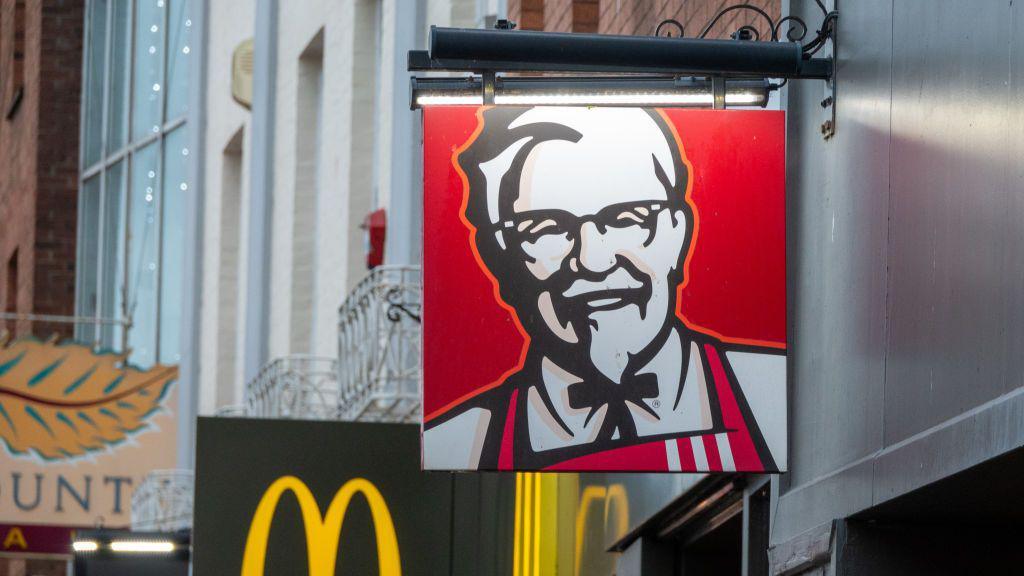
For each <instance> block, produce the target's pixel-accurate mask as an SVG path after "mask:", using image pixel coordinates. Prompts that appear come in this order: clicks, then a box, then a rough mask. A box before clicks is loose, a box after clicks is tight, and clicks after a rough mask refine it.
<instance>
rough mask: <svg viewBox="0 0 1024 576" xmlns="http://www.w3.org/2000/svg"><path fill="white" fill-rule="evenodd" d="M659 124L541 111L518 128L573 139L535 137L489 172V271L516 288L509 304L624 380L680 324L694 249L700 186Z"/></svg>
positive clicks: (616, 115) (544, 333) (646, 116)
mask: <svg viewBox="0 0 1024 576" xmlns="http://www.w3.org/2000/svg"><path fill="white" fill-rule="evenodd" d="M659 120H660V117H658V116H657V115H656V114H652V113H649V112H647V111H645V110H641V109H612V108H604V109H585V108H571V109H559V108H534V109H531V110H528V111H526V112H524V113H522V114H520V115H519V116H517V117H516V118H515V119H514V120H513V121H512V122H511V124H510V126H509V128H510V129H512V130H515V129H520V130H523V131H524V132H523V133H524V134H529V129H530V127H531V125H535V126H536V127H538V128H541V127H549V126H551V125H552V124H560V125H561V126H562V127H567V128H568V129H571V130H570V131H571V132H572V133H573V136H572V139H563V138H557V137H554V138H551V137H549V138H547V139H544V140H543V141H540V142H539V143H538V142H537V141H536V140H539V139H540V138H541V137H542V136H541V135H540V134H539V133H538V134H537V135H535V136H533V137H531V136H529V135H526V136H524V137H523V138H519V139H518V140H516V141H515V142H513V143H512V144H511V146H509V147H507V148H506V149H504V150H501V151H499V152H500V153H499V154H498V155H497V156H495V157H494V158H493V159H492V160H490V161H488V162H485V163H482V165H481V166H480V169H481V171H482V172H483V174H485V175H486V176H487V177H488V180H489V181H488V186H487V191H486V192H487V194H488V198H487V215H488V220H489V221H490V222H488V223H486V224H484V228H485V230H483V232H484V234H485V235H482V240H484V241H490V240H491V239H492V238H493V240H494V242H495V243H496V244H497V246H496V247H494V250H493V256H492V257H491V258H490V262H488V265H489V267H490V268H492V272H494V273H495V276H496V278H498V281H499V283H501V282H505V283H509V284H513V285H514V286H515V294H507V296H508V297H509V299H510V300H512V303H513V305H514V306H515V307H516V308H517V312H518V314H519V317H520V320H521V322H523V325H524V327H526V329H527V330H528V331H529V332H531V335H532V336H533V337H534V338H536V339H540V340H542V341H548V342H553V343H555V344H557V346H555V348H558V349H561V350H567V351H570V352H571V353H572V354H570V355H576V352H577V351H584V352H586V357H587V358H589V359H590V364H592V365H593V366H594V367H596V368H597V369H598V370H600V371H601V372H602V373H604V374H605V375H606V376H607V377H609V378H612V379H613V380H618V378H619V377H620V375H621V374H622V372H623V370H625V368H626V365H627V363H628V362H629V360H630V357H631V356H634V355H637V354H639V353H640V352H641V351H642V350H644V349H645V348H646V347H647V346H648V344H650V343H651V342H652V341H653V340H654V339H655V338H656V337H657V335H658V334H659V332H660V331H661V330H662V328H663V327H665V326H666V325H667V323H668V322H669V320H670V319H671V318H672V317H673V315H674V308H675V291H676V286H677V285H678V282H679V280H680V279H681V274H680V273H681V268H682V257H683V254H684V249H685V247H686V244H687V242H688V238H689V234H688V232H689V226H690V220H689V218H688V211H687V210H686V206H685V202H684V195H685V186H686V184H685V183H686V178H687V176H688V175H687V174H686V173H685V167H684V165H683V164H682V162H681V161H680V158H681V153H680V152H679V151H678V150H675V151H673V150H672V148H671V147H674V146H676V144H675V142H674V141H673V140H672V139H671V136H670V133H668V131H667V128H666V127H665V126H664V124H659V122H658V121H659ZM520 167H521V168H520ZM516 172H518V173H516ZM499 178H500V180H499V185H492V183H493V182H494V181H496V180H498V179H499ZM471 193H472V191H471ZM488 233H489V234H488ZM478 241H479V240H478ZM503 293H507V291H505V290H503Z"/></svg>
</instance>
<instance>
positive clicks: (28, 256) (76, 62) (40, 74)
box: [0, 0, 83, 337]
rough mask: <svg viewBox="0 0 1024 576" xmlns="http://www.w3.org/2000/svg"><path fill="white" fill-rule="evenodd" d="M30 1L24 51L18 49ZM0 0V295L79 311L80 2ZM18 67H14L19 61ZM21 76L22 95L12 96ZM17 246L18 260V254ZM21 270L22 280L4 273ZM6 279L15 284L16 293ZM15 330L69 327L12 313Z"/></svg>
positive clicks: (31, 306)
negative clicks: (18, 53) (18, 27)
mask: <svg viewBox="0 0 1024 576" xmlns="http://www.w3.org/2000/svg"><path fill="white" fill-rule="evenodd" d="M19 4H21V5H22V6H24V19H23V21H24V40H23V42H24V49H25V53H24V60H23V61H21V62H20V63H18V62H16V60H15V58H14V49H15V36H16V34H15V29H14V28H15V23H16V21H17V20H20V18H16V17H15V12H16V9H17V8H18V7H19V6H18V5H19ZM42 4H43V0H0V83H2V86H0V110H2V113H3V117H2V118H0V223H2V225H0V276H2V278H0V290H2V291H3V293H2V294H0V302H2V303H4V304H5V308H7V306H6V305H7V304H8V303H10V302H13V303H15V310H9V309H8V310H5V311H17V312H21V313H37V314H62V315H71V314H73V313H74V297H75V239H76V222H77V212H78V210H77V198H78V192H77V189H78V183H77V179H78V134H79V131H78V125H79V102H80V93H81V82H82V80H81V69H82V35H83V31H82V27H83V21H82V18H83V3H82V2H80V1H77V0H47V1H46V2H45V4H46V9H45V10H43V9H42ZM19 65H20V66H21V67H22V70H21V71H20V74H19V73H18V72H19V71H17V70H16V67H18V66H19ZM19 75H20V76H21V77H22V81H21V82H20V84H21V87H20V88H21V100H20V102H19V103H18V104H17V105H16V106H12V104H13V102H14V101H15V99H16V94H17V92H18V88H19V87H18V86H16V83H17V82H16V80H17V78H18V76H19ZM15 254H16V255H17V256H16V258H17V264H16V266H14V265H12V257H14V255H15ZM15 269H16V270H17V281H16V282H12V281H11V279H9V278H7V276H8V275H9V274H11V271H13V270H15ZM9 285H15V286H16V294H15V295H14V297H13V298H12V297H11V295H10V294H8V292H9V291H10V288H9ZM5 327H6V328H7V329H8V330H11V331H12V332H15V333H16V334H19V335H20V334H27V333H34V334H36V335H37V336H41V337H46V336H49V335H51V334H53V333H59V334H61V335H62V336H70V335H71V332H72V330H71V327H70V326H67V325H53V324H42V323H37V324H36V325H34V326H33V325H31V324H30V323H27V322H21V323H19V324H18V325H17V326H15V325H14V323H7V324H6V326H5Z"/></svg>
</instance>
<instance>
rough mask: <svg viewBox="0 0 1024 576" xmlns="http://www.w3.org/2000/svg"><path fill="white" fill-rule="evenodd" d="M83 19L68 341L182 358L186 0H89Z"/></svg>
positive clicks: (145, 362)
mask: <svg viewBox="0 0 1024 576" xmlns="http://www.w3.org/2000/svg"><path fill="white" fill-rule="evenodd" d="M88 7H89V9H88V13H87V15H86V18H87V19H86V39H85V51H86V54H85V59H84V62H85V71H84V87H83V91H82V93H83V97H82V130H83V135H82V152H81V154H82V158H81V165H82V173H81V180H80V181H81V185H80V187H79V190H80V193H79V194H80V201H79V230H78V235H79V242H78V246H79V252H78V273H77V281H78V290H77V296H76V308H77V314H78V315H79V316H86V317H93V318H96V319H97V323H96V324H95V325H94V324H83V325H80V326H79V327H78V329H77V331H76V338H77V339H79V340H80V341H83V342H87V343H93V344H95V345H97V346H98V347H101V348H111V349H114V350H122V349H125V348H128V349H130V350H131V355H130V356H129V361H130V362H131V363H133V364H136V365H139V366H142V367H146V366H149V365H152V364H153V363H155V362H161V363H165V364H175V363H177V362H178V361H179V359H180V349H179V340H180V334H181V331H180V326H181V315H182V310H181V301H182V295H181V289H182V272H183V267H184V265H185V260H184V223H185V222H184V220H185V213H184V208H185V198H186V195H187V194H190V193H192V191H190V189H189V187H190V186H189V149H188V129H189V126H188V124H187V120H188V77H189V66H190V52H191V49H192V47H191V30H192V21H191V19H190V18H189V9H190V0H134V1H132V0H91V1H90V2H89V3H88Z"/></svg>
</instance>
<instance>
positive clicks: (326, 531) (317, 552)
mask: <svg viewBox="0 0 1024 576" xmlns="http://www.w3.org/2000/svg"><path fill="white" fill-rule="evenodd" d="M289 491H290V492H291V493H292V494H294V495H295V498H296V499H297V500H298V502H299V509H300V510H301V511H302V523H303V526H304V527H305V531H306V552H307V556H308V558H309V576H334V567H335V561H336V560H337V555H338V541H339V539H340V537H341V527H342V525H343V523H344V521H345V513H346V512H347V511H348V505H349V503H351V501H352V497H353V496H355V495H356V494H357V493H358V494H362V495H363V497H364V498H366V501H367V503H368V504H369V505H370V514H371V516H372V518H373V527H374V533H375V534H376V539H377V557H378V561H377V563H378V565H379V567H380V572H379V574H380V576H401V574H402V565H401V561H400V558H399V554H398V538H397V536H396V535H395V525H394V522H392V520H391V512H390V511H389V510H388V506H387V503H386V502H385V501H384V497H383V496H382V495H381V493H380V491H379V490H377V487H376V486H374V485H373V483H371V482H370V481H369V480H366V479H365V478H353V479H352V480H349V481H348V482H345V484H344V485H342V487H341V488H340V489H339V490H338V492H337V493H335V495H334V499H333V500H331V503H330V505H329V506H328V508H327V513H326V514H325V515H324V516H322V517H321V516H320V507H319V505H318V504H317V502H316V498H315V497H314V496H313V493H312V492H310V490H309V488H308V487H307V486H306V484H305V483H304V482H303V481H302V480H299V479H298V478H296V477H295V476H282V477H281V478H278V479H277V480H275V481H274V483H273V484H271V485H270V487H269V488H267V491H266V492H264V494H263V498H261V499H260V502H259V504H258V505H257V506H256V513H255V514H253V517H252V522H251V524H250V526H249V535H248V537H247V538H246V541H245V552H244V554H243V558H242V576H263V569H264V562H265V561H266V555H267V538H268V537H269V535H270V524H271V523H272V522H273V520H274V513H275V512H276V510H277V504H278V502H279V501H280V500H281V496H282V495H283V494H284V493H285V492H289ZM342 562H344V559H342Z"/></svg>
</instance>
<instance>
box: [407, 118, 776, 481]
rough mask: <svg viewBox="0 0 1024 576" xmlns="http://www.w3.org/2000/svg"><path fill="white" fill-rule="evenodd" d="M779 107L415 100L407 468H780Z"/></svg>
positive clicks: (660, 469) (708, 469) (763, 470)
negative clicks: (417, 276)
mask: <svg viewBox="0 0 1024 576" xmlns="http://www.w3.org/2000/svg"><path fill="white" fill-rule="evenodd" d="M784 141H785V122H784V115H783V113H782V112H772V111H710V110H703V111H699V110H681V109H640V108H585V107H572V108H559V107H536V108H521V107H484V108H475V107H434V108H426V109H424V155H425V161H424V179H425V182H424V236H425V238H424V256H423V260H424V271H423V288H424V294H423V299H424V300H423V337H424V342H423V347H424V350H423V357H424V359H423V362H424V373H423V396H424V398H423V401H424V419H423V421H424V424H423V462H424V467H425V468H427V469H454V470H474V469H479V470H577V471H591V470H595V471H596V470H603V471H612V470H618V471H693V472H697V471H700V472H732V471H741V472H779V471H783V470H785V469H786V333H785V328H786V273H785V269H786V267H785V181H784V177H785V149H784Z"/></svg>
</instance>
